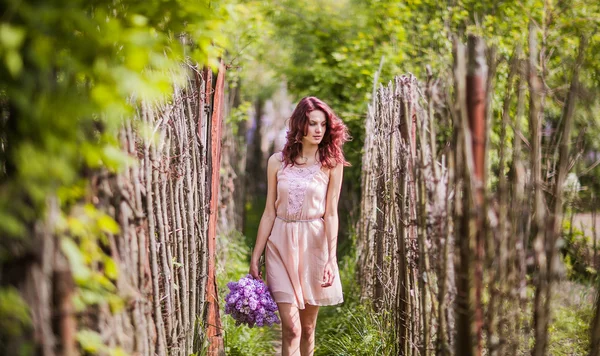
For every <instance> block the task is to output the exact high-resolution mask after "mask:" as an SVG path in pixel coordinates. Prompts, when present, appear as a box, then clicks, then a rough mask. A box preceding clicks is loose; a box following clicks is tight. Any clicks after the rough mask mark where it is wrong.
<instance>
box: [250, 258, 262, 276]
mask: <svg viewBox="0 0 600 356" xmlns="http://www.w3.org/2000/svg"><path fill="white" fill-rule="evenodd" d="M249 273H250V275H251V276H252V278H254V279H262V272H261V271H260V268H259V267H258V262H250V272H249Z"/></svg>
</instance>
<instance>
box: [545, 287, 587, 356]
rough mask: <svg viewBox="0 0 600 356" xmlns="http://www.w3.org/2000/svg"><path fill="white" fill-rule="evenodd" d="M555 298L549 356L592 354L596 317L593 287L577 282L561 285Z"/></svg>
mask: <svg viewBox="0 0 600 356" xmlns="http://www.w3.org/2000/svg"><path fill="white" fill-rule="evenodd" d="M559 287H561V289H562V291H560V292H559V293H560V295H557V296H555V297H554V299H555V301H554V302H553V308H552V321H551V323H550V326H549V328H548V333H549V336H550V340H549V348H548V354H549V355H586V354H587V353H588V352H589V345H590V340H589V335H590V332H589V331H590V330H589V328H590V324H591V321H592V319H593V317H594V310H593V301H592V297H593V293H592V291H593V288H592V287H589V286H582V285H577V284H573V283H566V284H563V285H561V286H559Z"/></svg>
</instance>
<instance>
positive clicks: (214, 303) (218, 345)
mask: <svg viewBox="0 0 600 356" xmlns="http://www.w3.org/2000/svg"><path fill="white" fill-rule="evenodd" d="M224 83H225V65H224V64H223V61H222V60H221V63H220V65H219V74H218V75H217V83H216V85H215V96H214V101H213V115H212V121H211V126H210V148H211V175H210V211H209V218H208V279H207V282H206V283H207V286H206V302H207V305H208V310H207V330H206V336H207V339H208V342H209V346H208V355H209V356H221V355H225V349H224V347H223V335H222V333H221V330H222V328H221V318H220V316H219V296H218V289H217V280H216V277H215V256H216V246H217V244H216V242H217V211H218V203H219V175H220V167H221V126H222V123H223V87H224ZM207 86H208V84H207Z"/></svg>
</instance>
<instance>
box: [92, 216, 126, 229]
mask: <svg viewBox="0 0 600 356" xmlns="http://www.w3.org/2000/svg"><path fill="white" fill-rule="evenodd" d="M97 223H98V227H99V228H100V230H102V231H104V232H108V233H110V234H118V233H119V231H120V228H119V224H117V222H116V221H115V220H114V219H113V218H111V217H110V216H108V215H102V216H100V217H99V218H98V222H97Z"/></svg>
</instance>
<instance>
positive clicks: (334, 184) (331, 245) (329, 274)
mask: <svg viewBox="0 0 600 356" xmlns="http://www.w3.org/2000/svg"><path fill="white" fill-rule="evenodd" d="M343 174H344V165H343V164H340V163H338V164H337V166H335V167H334V168H332V169H331V170H330V171H329V184H328V186H327V198H326V201H325V216H324V220H325V235H326V236H327V250H328V256H329V259H328V260H327V264H326V265H325V269H324V271H323V284H321V286H323V287H329V286H331V285H332V284H333V280H334V278H335V273H334V267H335V266H337V235H338V228H339V218H338V213H337V208H338V202H339V200H340V191H341V189H342V177H343Z"/></svg>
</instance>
